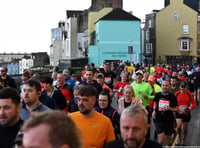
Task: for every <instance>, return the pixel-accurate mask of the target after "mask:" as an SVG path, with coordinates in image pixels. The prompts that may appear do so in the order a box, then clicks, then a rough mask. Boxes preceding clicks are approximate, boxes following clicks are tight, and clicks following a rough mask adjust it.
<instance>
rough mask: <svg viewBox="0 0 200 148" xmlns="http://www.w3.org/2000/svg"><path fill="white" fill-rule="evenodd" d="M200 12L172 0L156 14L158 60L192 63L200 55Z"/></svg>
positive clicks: (177, 0)
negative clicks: (199, 16)
mask: <svg viewBox="0 0 200 148" xmlns="http://www.w3.org/2000/svg"><path fill="white" fill-rule="evenodd" d="M197 18H198V12H196V11H195V10H193V9H191V8H190V7H188V6H187V5H185V4H184V3H183V0H171V1H170V5H168V6H167V7H165V8H163V9H162V10H160V11H159V12H158V13H157V14H156V49H157V50H156V60H157V61H158V60H163V61H165V62H166V63H168V64H173V63H174V64H175V63H180V64H183V63H185V64H192V63H194V62H195V61H194V60H195V59H196V57H198V55H197V54H198V31H197V26H198V25H197V24H198V21H197Z"/></svg>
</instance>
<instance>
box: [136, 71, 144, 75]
mask: <svg viewBox="0 0 200 148" xmlns="http://www.w3.org/2000/svg"><path fill="white" fill-rule="evenodd" d="M135 74H136V75H137V74H141V75H143V72H142V70H138V71H136V73H135Z"/></svg>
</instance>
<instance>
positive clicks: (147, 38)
mask: <svg viewBox="0 0 200 148" xmlns="http://www.w3.org/2000/svg"><path fill="white" fill-rule="evenodd" d="M146 40H147V41H149V31H146Z"/></svg>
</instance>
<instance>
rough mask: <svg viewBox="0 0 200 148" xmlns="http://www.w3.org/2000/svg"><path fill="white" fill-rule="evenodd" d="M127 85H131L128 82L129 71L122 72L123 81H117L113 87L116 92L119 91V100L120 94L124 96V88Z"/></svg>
mask: <svg viewBox="0 0 200 148" xmlns="http://www.w3.org/2000/svg"><path fill="white" fill-rule="evenodd" d="M126 85H130V83H129V82H127V73H123V74H121V81H119V82H117V83H116V84H115V86H114V89H113V91H114V92H118V93H117V101H118V100H119V98H120V96H123V90H124V87H125V86H126Z"/></svg>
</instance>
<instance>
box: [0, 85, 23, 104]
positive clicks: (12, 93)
mask: <svg viewBox="0 0 200 148" xmlns="http://www.w3.org/2000/svg"><path fill="white" fill-rule="evenodd" d="M8 98H11V99H12V102H13V103H14V104H15V105H16V106H17V105H19V104H20V100H21V98H20V95H19V93H18V92H17V90H16V89H14V88H10V87H4V88H2V89H1V90H0V99H8Z"/></svg>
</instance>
